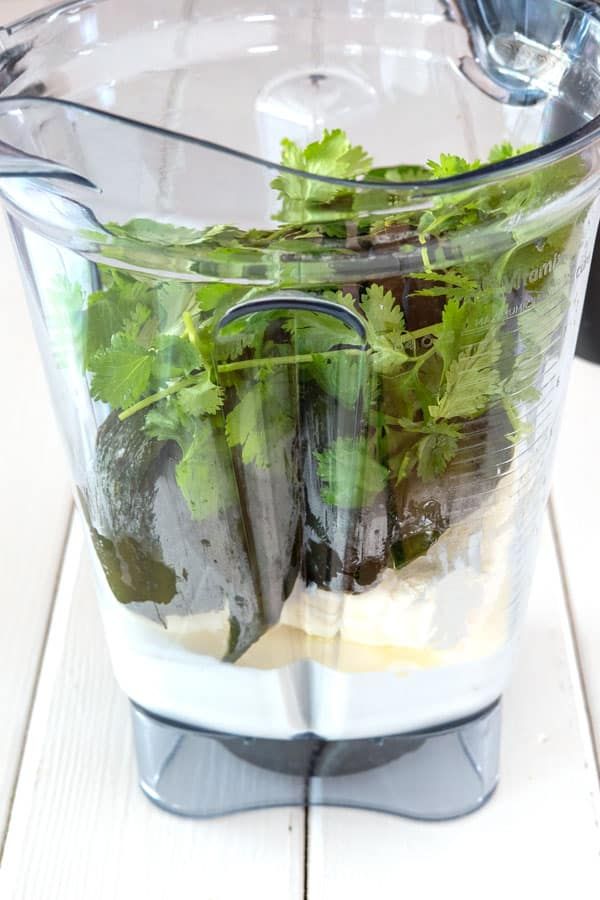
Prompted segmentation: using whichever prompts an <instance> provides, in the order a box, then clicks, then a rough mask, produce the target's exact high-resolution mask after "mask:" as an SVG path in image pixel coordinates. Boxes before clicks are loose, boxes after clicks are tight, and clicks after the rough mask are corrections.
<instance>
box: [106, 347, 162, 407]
mask: <svg viewBox="0 0 600 900" xmlns="http://www.w3.org/2000/svg"><path fill="white" fill-rule="evenodd" d="M152 365H153V359H152V355H151V354H150V353H148V352H147V351H146V350H144V348H143V347H140V346H139V345H138V344H136V343H134V342H133V341H132V340H131V339H130V338H127V337H125V336H124V335H115V337H113V340H112V343H111V346H110V348H109V349H108V350H100V351H99V352H98V353H97V354H96V355H95V356H94V358H93V360H92V367H93V371H94V377H93V378H92V385H91V392H92V396H93V397H95V398H96V399H97V400H103V401H104V402H105V403H109V404H110V405H111V406H112V407H113V409H123V408H125V407H127V406H131V405H132V404H133V403H135V402H136V400H139V399H140V397H141V396H142V395H143V394H144V393H145V391H146V390H147V388H148V385H149V383H150V376H151V375H152Z"/></svg>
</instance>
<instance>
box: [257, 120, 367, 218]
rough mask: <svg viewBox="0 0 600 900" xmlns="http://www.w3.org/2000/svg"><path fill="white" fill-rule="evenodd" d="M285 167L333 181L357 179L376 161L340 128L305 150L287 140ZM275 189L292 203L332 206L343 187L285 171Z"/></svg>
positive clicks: (273, 182) (283, 160)
mask: <svg viewBox="0 0 600 900" xmlns="http://www.w3.org/2000/svg"><path fill="white" fill-rule="evenodd" d="M281 150H282V152H281V164H282V165H283V166H287V167H288V168H290V169H297V170H299V171H300V172H308V173H310V174H312V175H325V176H328V177H330V178H344V179H352V178H357V177H358V176H359V175H364V174H365V173H366V172H368V171H369V169H370V167H371V165H372V160H371V158H370V157H369V156H368V155H367V153H366V152H365V151H364V150H363V148H362V147H358V146H356V147H353V146H352V145H351V143H350V141H349V140H348V138H347V136H346V135H345V134H344V132H343V131H341V130H340V129H339V128H336V129H335V130H334V131H325V132H324V133H323V137H322V138H321V140H320V141H313V143H312V144H309V145H308V146H307V147H305V148H304V150H301V149H300V147H299V146H298V145H297V144H295V143H294V142H293V141H290V140H288V139H287V138H286V139H284V140H283V141H282V142H281ZM271 187H273V188H274V189H275V190H277V191H279V192H280V195H282V196H283V197H286V198H288V199H289V200H302V201H314V202H316V203H328V202H329V201H331V200H333V199H334V198H335V197H336V196H337V195H338V194H339V193H340V187H339V186H338V185H336V184H329V183H328V182H325V181H316V180H313V179H311V178H305V177H303V176H302V175H296V174H295V173H291V172H289V173H288V172H281V174H280V175H278V176H277V178H275V179H273V181H272V183H271Z"/></svg>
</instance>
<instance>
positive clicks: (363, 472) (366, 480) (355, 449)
mask: <svg viewBox="0 0 600 900" xmlns="http://www.w3.org/2000/svg"><path fill="white" fill-rule="evenodd" d="M315 457H316V460H317V473H318V476H319V478H320V480H321V483H322V489H321V496H322V497H323V500H324V501H325V503H329V504H330V505H331V506H339V507H341V508H342V509H353V508H357V507H360V506H368V505H369V504H370V503H372V502H373V500H374V499H375V497H376V496H377V495H378V494H380V493H381V492H382V491H383V490H384V489H385V486H386V482H387V478H388V470H387V468H386V467H385V466H383V465H382V464H381V463H380V462H378V461H377V460H376V459H375V458H374V457H373V456H372V455H371V454H370V452H369V449H368V447H367V441H366V439H365V438H361V439H360V440H358V441H356V440H355V439H354V438H338V440H337V441H335V443H334V444H332V446H331V447H329V448H328V449H327V450H324V451H323V452H322V453H316V454H315Z"/></svg>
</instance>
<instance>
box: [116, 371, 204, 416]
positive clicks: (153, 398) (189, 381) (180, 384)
mask: <svg viewBox="0 0 600 900" xmlns="http://www.w3.org/2000/svg"><path fill="white" fill-rule="evenodd" d="M205 374H206V373H205V372H200V373H199V374H198V375H190V376H189V377H188V378H182V379H181V380H180V381H175V382H174V383H173V384H170V385H169V387H166V388H163V389H162V390H161V391H157V392H156V393H155V394H150V396H149V397H144V399H143V400H139V401H138V403H134V404H133V406H128V407H127V409H124V410H123V412H121V413H119V421H120V422H124V421H125V419H128V418H129V417H130V416H134V415H135V414H136V413H137V412H139V411H140V410H141V409H146V407H147V406H152V405H153V404H154V403H158V401H159V400H164V399H165V397H170V396H171V394H176V393H177V391H181V390H183V388H186V387H192V386H193V385H194V384H197V383H198V381H199V379H200V378H202V377H203V376H204V375H205Z"/></svg>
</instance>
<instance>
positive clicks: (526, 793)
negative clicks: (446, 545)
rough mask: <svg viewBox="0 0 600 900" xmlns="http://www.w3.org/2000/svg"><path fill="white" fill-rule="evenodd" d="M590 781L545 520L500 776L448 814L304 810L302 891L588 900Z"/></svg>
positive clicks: (593, 808)
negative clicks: (459, 811)
mask: <svg viewBox="0 0 600 900" xmlns="http://www.w3.org/2000/svg"><path fill="white" fill-rule="evenodd" d="M597 804H598V783H597V779H596V773H595V767H594V763H593V754H592V750H591V744H590V741H589V732H588V731H587V722H586V718H585V712H584V709H583V703H582V699H581V694H580V689H579V685H578V681H577V670H576V665H575V661H574V658H573V654H572V647H571V645H570V637H569V630H568V623H567V621H566V614H565V608H564V604H563V597H562V593H561V584H560V576H559V572H558V569H557V564H556V559H555V555H554V548H553V544H552V540H551V536H550V533H549V529H548V527H546V529H545V532H544V537H543V546H542V550H541V553H540V558H539V562H538V566H537V573H536V579H535V586H534V590H533V595H532V599H531V604H530V609H529V612H528V617H527V622H526V627H525V631H524V635H523V640H522V645H521V648H520V651H519V656H518V664H517V668H516V672H515V674H514V677H513V681H512V684H511V687H510V690H509V691H508V693H507V695H506V698H505V704H504V739H503V755H502V781H501V784H500V787H499V788H498V790H497V792H496V794H495V795H494V797H493V798H492V800H491V801H490V803H489V804H488V805H487V806H486V807H484V808H483V809H482V810H480V811H479V812H477V813H475V814H473V815H471V816H467V817H465V818H463V819H459V820H456V821H454V822H446V823H442V824H433V823H419V822H412V821H407V820H405V819H395V818H393V817H391V816H384V815H380V814H371V813H365V812H356V811H347V810H331V809H326V810H313V811H312V812H311V814H310V820H309V822H310V829H309V836H310V840H309V851H308V852H309V855H308V866H309V881H308V888H309V890H308V896H309V897H310V898H311V900H331V898H332V897H336V898H337V897H340V898H341V897H343V898H344V900H364V898H365V897H369V896H373V897H375V896H376V897H377V898H378V900H388V898H389V900H397V898H398V897H419V898H421V897H422V898H434V897H436V898H437V897H448V898H453V897H461V898H462V900H479V898H481V897H485V898H486V900H496V898H498V900H506V898H507V897H519V898H520V897H560V896H565V897H567V896H568V897H577V898H578V900H587V898H590V900H592V898H594V900H595V898H597V896H598V885H599V884H600V854H599V850H600V832H599V830H598V823H597Z"/></svg>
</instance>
